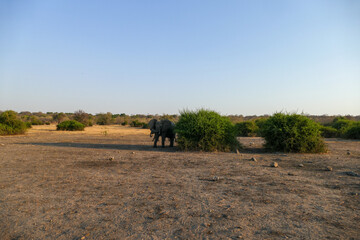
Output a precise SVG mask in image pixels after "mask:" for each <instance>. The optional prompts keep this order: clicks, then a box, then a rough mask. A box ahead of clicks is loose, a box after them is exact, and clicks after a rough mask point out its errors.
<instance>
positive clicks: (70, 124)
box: [56, 120, 85, 131]
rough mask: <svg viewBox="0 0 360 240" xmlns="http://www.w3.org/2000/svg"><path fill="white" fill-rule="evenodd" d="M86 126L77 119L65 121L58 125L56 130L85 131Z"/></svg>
mask: <svg viewBox="0 0 360 240" xmlns="http://www.w3.org/2000/svg"><path fill="white" fill-rule="evenodd" d="M84 128H85V125H84V124H82V123H80V122H78V121H75V120H69V121H64V122H62V123H59V124H58V125H57V126H56V130H62V131H83V130H84Z"/></svg>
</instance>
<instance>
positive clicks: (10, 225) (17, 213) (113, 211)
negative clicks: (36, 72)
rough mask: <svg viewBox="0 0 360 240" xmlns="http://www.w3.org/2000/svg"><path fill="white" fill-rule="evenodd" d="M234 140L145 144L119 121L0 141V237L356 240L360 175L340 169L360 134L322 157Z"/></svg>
mask: <svg viewBox="0 0 360 240" xmlns="http://www.w3.org/2000/svg"><path fill="white" fill-rule="evenodd" d="M240 141H241V142H242V143H243V144H244V146H245V150H242V151H240V153H239V154H236V153H198V152H180V151H177V150H176V148H165V149H162V148H157V149H154V148H152V147H151V145H152V142H151V138H150V137H149V130H143V129H134V128H128V127H122V126H109V127H101V126H94V127H92V128H87V129H86V131H84V132H57V131H55V126H39V127H34V128H33V129H32V130H30V131H29V132H28V133H27V134H26V135H23V136H6V137H0V230H1V231H0V239H175V238H178V239H283V238H292V239H360V228H359V223H360V215H359V214H360V199H359V194H360V177H359V175H355V176H350V175H347V174H346V173H347V172H350V171H351V172H353V173H356V174H359V173H360V142H359V141H347V140H340V139H335V140H327V141H326V142H327V144H328V147H329V150H330V151H329V153H327V154H282V153H266V152H264V151H263V150H262V148H261V144H262V139H261V138H240ZM167 144H168V142H167ZM347 150H350V155H348V154H347ZM252 157H255V158H256V159H257V161H256V162H254V161H250V159H251V158H252ZM112 158H113V160H112V161H111V160H109V159H112ZM273 161H276V162H278V163H279V167H278V168H272V167H270V164H271V163H272V162H273ZM299 164H303V165H304V166H303V167H299ZM327 166H331V167H332V168H333V171H325V169H326V167H327Z"/></svg>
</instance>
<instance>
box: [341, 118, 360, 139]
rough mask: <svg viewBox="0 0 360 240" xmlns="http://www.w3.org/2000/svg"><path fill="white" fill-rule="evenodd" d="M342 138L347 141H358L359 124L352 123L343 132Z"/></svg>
mask: <svg viewBox="0 0 360 240" xmlns="http://www.w3.org/2000/svg"><path fill="white" fill-rule="evenodd" d="M344 137H345V138H349V139H360V122H354V123H353V124H352V125H351V126H350V127H348V128H347V129H346V130H345V131H344Z"/></svg>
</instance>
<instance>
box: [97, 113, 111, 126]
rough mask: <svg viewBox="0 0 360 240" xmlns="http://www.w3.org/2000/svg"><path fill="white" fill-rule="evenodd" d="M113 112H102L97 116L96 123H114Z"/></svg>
mask: <svg viewBox="0 0 360 240" xmlns="http://www.w3.org/2000/svg"><path fill="white" fill-rule="evenodd" d="M112 117H113V115H112V113H111V112H108V113H106V114H104V113H101V114H98V115H97V116H96V124H99V125H109V124H111V123H112Z"/></svg>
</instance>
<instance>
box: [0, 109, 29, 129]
mask: <svg viewBox="0 0 360 240" xmlns="http://www.w3.org/2000/svg"><path fill="white" fill-rule="evenodd" d="M27 129H28V125H27V124H26V123H24V122H23V121H21V120H20V119H18V117H17V114H16V112H14V111H11V110H8V111H5V112H2V113H1V114H0V135H16V134H24V133H25V132H26V130H27Z"/></svg>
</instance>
